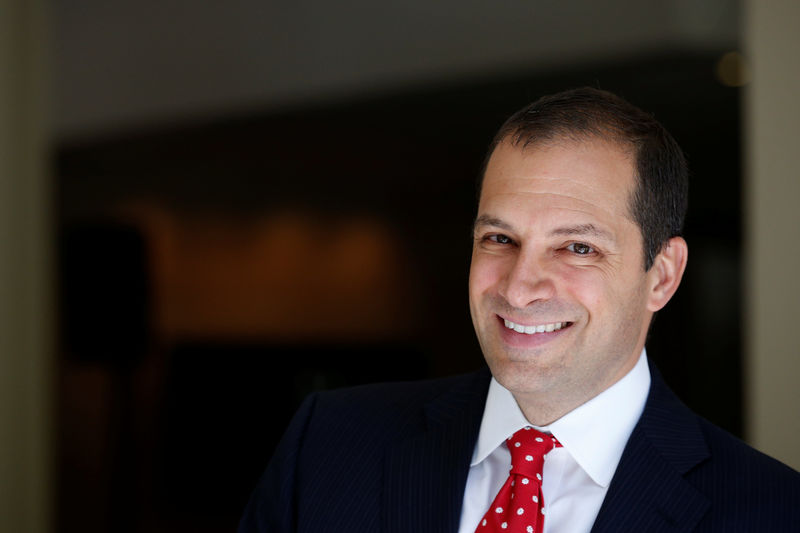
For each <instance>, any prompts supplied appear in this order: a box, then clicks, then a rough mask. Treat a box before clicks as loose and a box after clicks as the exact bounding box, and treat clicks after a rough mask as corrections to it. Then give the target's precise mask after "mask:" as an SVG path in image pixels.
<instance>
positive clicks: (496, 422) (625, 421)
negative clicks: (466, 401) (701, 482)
mask: <svg viewBox="0 0 800 533" xmlns="http://www.w3.org/2000/svg"><path fill="white" fill-rule="evenodd" d="M649 390H650V369H649V368H648V366H647V352H646V351H645V350H642V353H641V355H640V356H639V360H638V361H637V362H636V365H635V366H634V367H633V368H632V369H631V371H630V372H628V373H627V374H625V376H623V377H622V379H620V380H619V381H617V382H616V383H614V384H613V385H612V386H611V387H609V388H608V389H606V390H604V391H603V392H601V393H600V394H598V395H597V396H595V397H594V398H592V399H591V400H589V401H588V402H586V403H584V404H583V405H581V406H579V407H577V408H576V409H574V410H572V411H570V412H569V413H567V414H566V415H564V416H562V417H561V418H559V419H558V420H556V421H555V422H553V423H552V424H550V425H549V426H546V427H540V426H534V427H536V428H537V429H538V430H540V431H545V432H548V433H552V434H553V435H555V437H556V438H557V439H558V441H559V442H560V443H561V444H562V445H563V446H564V449H566V450H567V451H568V452H569V454H570V455H571V456H572V458H573V459H575V462H577V463H578V465H579V466H580V467H581V468H582V469H583V470H584V471H585V472H586V473H587V474H588V475H589V477H591V478H592V480H593V481H594V482H595V483H597V484H598V485H600V486H602V487H608V485H609V483H611V478H612V477H613V476H614V472H615V471H616V469H617V464H618V463H619V460H620V458H621V457H622V452H623V450H624V449H625V444H626V443H627V442H628V438H629V437H630V435H631V433H632V432H633V428H634V426H636V423H637V422H638V421H639V417H640V416H641V415H642V411H643V410H644V404H645V402H646V401H647V393H648V391H649ZM525 426H532V424H531V423H530V422H528V420H527V419H526V418H525V415H524V414H523V413H522V410H521V409H520V408H519V405H517V402H516V400H514V396H513V395H512V394H511V392H510V391H509V390H508V389H506V388H505V387H503V386H502V385H500V383H498V382H497V381H496V380H495V379H494V378H492V380H491V383H490V385H489V393H488V395H487V397H486V407H485V409H484V411H483V419H482V421H481V428H480V432H479V433H478V442H477V444H476V445H475V450H474V451H473V453H472V463H471V466H475V465H477V464H478V463H480V462H481V461H483V460H484V459H486V458H487V457H488V456H489V455H490V454H491V453H492V452H493V451H494V450H495V449H496V448H497V447H498V446H500V445H501V444H502V443H503V441H505V439H507V438H508V437H510V436H511V435H512V434H514V432H516V431H517V430H519V429H522V428H523V427H525Z"/></svg>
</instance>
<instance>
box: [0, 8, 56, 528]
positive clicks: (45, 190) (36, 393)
mask: <svg viewBox="0 0 800 533" xmlns="http://www.w3.org/2000/svg"><path fill="white" fill-rule="evenodd" d="M44 4H45V3H44V2H40V1H28V0H0V531H8V532H17V531H20V532H22V531H24V532H30V533H43V532H45V531H49V530H50V523H51V517H50V490H51V489H50V487H51V483H50V482H51V460H50V453H51V449H50V446H49V443H50V438H49V437H50V423H51V416H50V406H49V401H50V398H51V390H52V382H51V380H50V376H51V373H50V369H51V357H50V356H51V350H50V348H51V338H50V317H51V313H52V308H51V305H50V304H51V302H52V301H51V291H50V270H49V267H50V249H49V244H50V235H49V229H50V228H49V227H48V215H49V186H48V182H47V180H46V163H45V161H46V151H47V147H46V138H45V134H46V133H47V132H46V127H45V126H46V123H45V116H46V111H45V108H46V106H45V105H44V104H45V102H46V97H45V87H46V86H45V81H46V80H45V67H46V64H45V52H46V43H47V36H48V34H47V29H48V28H47V25H46V17H45V13H44V8H45V6H44Z"/></svg>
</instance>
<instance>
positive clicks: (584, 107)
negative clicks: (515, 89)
mask: <svg viewBox="0 0 800 533" xmlns="http://www.w3.org/2000/svg"><path fill="white" fill-rule="evenodd" d="M592 138H598V139H603V140H606V141H610V142H614V143H617V144H619V145H620V146H621V147H622V148H623V149H630V150H631V152H632V153H633V155H634V167H635V169H636V186H635V188H634V191H633V194H632V195H631V198H630V207H629V209H630V215H631V218H632V219H633V220H634V221H635V222H636V223H637V224H638V225H639V229H640V230H641V233H642V240H643V242H644V268H645V270H650V267H651V266H653V261H654V259H655V258H656V256H657V255H658V253H659V252H660V251H661V250H662V249H663V247H664V246H665V245H666V243H667V241H669V239H670V238H672V237H676V236H680V235H682V232H683V222H684V219H685V217H686V207H687V204H688V190H689V177H688V174H689V172H688V169H687V165H686V159H685V157H684V155H683V152H682V151H681V149H680V147H679V146H678V143H677V142H675V139H674V138H673V137H672V135H670V134H669V132H668V131H667V130H666V129H664V126H662V125H661V124H660V123H659V122H658V121H657V120H656V119H655V118H653V116H652V115H651V114H649V113H645V112H644V111H642V110H641V109H639V108H638V107H636V106H634V105H633V104H631V103H629V102H627V101H626V100H624V99H622V98H620V97H619V96H617V95H615V94H612V93H610V92H608V91H603V90H600V89H595V88H592V87H584V88H580V89H572V90H569V91H564V92H560V93H557V94H553V95H550V96H544V97H542V98H540V99H539V100H537V101H535V102H534V103H532V104H530V105H528V106H526V107H524V108H522V109H520V110H519V111H517V112H516V113H514V114H513V115H512V116H511V117H510V118H509V119H508V120H507V121H506V122H505V123H504V124H503V125H502V126H501V127H500V130H499V131H498V132H497V134H496V135H495V137H494V139H493V140H492V143H491V145H490V146H489V151H488V153H487V155H486V160H485V162H484V168H483V172H482V173H481V182H482V180H483V174H485V172H486V165H487V164H488V161H489V158H490V157H491V155H492V153H493V152H494V150H495V148H496V147H497V145H498V144H500V143H501V142H503V141H505V140H510V142H511V143H512V144H513V145H514V146H520V147H522V148H525V147H527V146H529V145H533V144H537V143H543V142H548V141H558V140H561V139H566V140H574V141H585V140H587V139H592Z"/></svg>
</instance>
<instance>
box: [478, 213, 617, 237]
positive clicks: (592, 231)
mask: <svg viewBox="0 0 800 533" xmlns="http://www.w3.org/2000/svg"><path fill="white" fill-rule="evenodd" d="M479 226H494V227H496V228H500V229H504V230H508V231H513V230H514V228H513V227H512V226H511V224H509V223H508V222H506V221H504V220H503V219H500V218H497V217H493V216H491V215H480V216H479V217H477V218H476V219H475V224H474V225H473V228H474V229H477V228H478V227H479ZM547 235H548V236H549V237H553V236H559V235H567V236H571V235H589V236H592V237H597V238H600V239H605V240H608V241H612V242H615V241H616V239H614V236H613V235H612V234H611V233H610V232H609V231H606V230H604V229H602V228H598V227H597V226H595V225H594V224H577V225H575V226H563V227H560V228H555V229H553V230H551V231H550V232H549V233H548V234H547Z"/></svg>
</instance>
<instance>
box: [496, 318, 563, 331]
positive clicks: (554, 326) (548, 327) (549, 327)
mask: <svg viewBox="0 0 800 533" xmlns="http://www.w3.org/2000/svg"><path fill="white" fill-rule="evenodd" d="M503 323H504V324H505V325H506V327H507V328H508V329H513V330H514V331H516V332H517V333H525V334H526V335H533V334H534V333H549V332H551V331H558V330H560V329H561V328H563V327H566V326H567V325H569V322H553V323H551V324H539V325H538V326H523V325H522V324H515V323H514V322H511V321H510V320H506V319H503Z"/></svg>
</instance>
